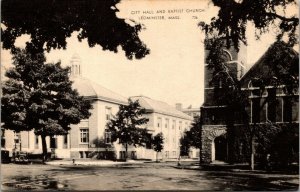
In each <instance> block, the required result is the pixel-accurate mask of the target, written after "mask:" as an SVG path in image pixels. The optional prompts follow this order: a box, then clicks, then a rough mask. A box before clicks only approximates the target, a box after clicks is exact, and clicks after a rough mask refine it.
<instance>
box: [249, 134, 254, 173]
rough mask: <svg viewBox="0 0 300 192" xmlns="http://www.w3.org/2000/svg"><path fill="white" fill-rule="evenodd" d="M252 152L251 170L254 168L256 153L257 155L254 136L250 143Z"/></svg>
mask: <svg viewBox="0 0 300 192" xmlns="http://www.w3.org/2000/svg"><path fill="white" fill-rule="evenodd" d="M250 154H251V158H250V168H251V170H254V163H255V162H254V155H255V149H254V138H253V137H252V138H251V145H250Z"/></svg>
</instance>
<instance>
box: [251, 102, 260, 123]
mask: <svg viewBox="0 0 300 192" xmlns="http://www.w3.org/2000/svg"><path fill="white" fill-rule="evenodd" d="M259 122H260V98H253V99H252V123H259Z"/></svg>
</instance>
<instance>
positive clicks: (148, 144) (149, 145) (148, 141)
mask: <svg viewBox="0 0 300 192" xmlns="http://www.w3.org/2000/svg"><path fill="white" fill-rule="evenodd" d="M151 136H152V135H151V134H149V133H148V134H147V135H146V137H147V142H146V149H152V142H151V140H152V139H151Z"/></svg>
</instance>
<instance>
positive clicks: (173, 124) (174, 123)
mask: <svg viewBox="0 0 300 192" xmlns="http://www.w3.org/2000/svg"><path fill="white" fill-rule="evenodd" d="M175 128H176V121H175V120H173V123H172V129H175Z"/></svg>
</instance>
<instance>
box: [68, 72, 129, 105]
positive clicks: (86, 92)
mask: <svg viewBox="0 0 300 192" xmlns="http://www.w3.org/2000/svg"><path fill="white" fill-rule="evenodd" d="M70 80H71V81H73V84H72V87H73V88H74V89H77V91H78V92H79V94H80V95H82V96H84V97H89V98H93V99H98V100H102V101H108V102H112V103H117V104H127V103H128V101H127V99H126V98H125V97H123V96H121V95H119V94H117V93H115V92H113V91H111V90H109V89H107V88H105V87H103V86H101V85H99V84H97V83H95V82H93V81H91V80H89V79H86V78H83V77H81V76H75V77H72V76H71V77H70Z"/></svg>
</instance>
